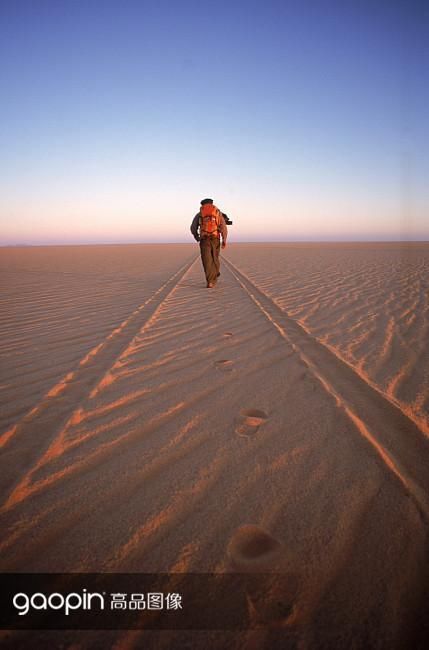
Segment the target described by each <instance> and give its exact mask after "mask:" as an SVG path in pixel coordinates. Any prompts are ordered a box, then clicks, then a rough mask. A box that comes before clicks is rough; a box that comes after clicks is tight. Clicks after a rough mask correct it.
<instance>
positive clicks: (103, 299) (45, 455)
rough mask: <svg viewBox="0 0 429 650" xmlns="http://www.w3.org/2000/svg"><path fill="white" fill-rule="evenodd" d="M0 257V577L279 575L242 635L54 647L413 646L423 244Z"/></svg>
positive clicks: (424, 314)
mask: <svg viewBox="0 0 429 650" xmlns="http://www.w3.org/2000/svg"><path fill="white" fill-rule="evenodd" d="M2 253H3V255H2V262H1V264H2V276H3V287H4V292H3V295H2V300H3V310H2V320H1V334H2V338H1V348H0V351H1V363H2V378H1V393H0V397H1V407H2V420H1V424H2V432H1V435H0V449H1V456H0V490H1V506H0V530H1V537H0V552H1V553H0V570H2V571H35V572H38V571H48V572H55V571H82V572H90V571H110V572H126V571H130V572H149V571H162V572H165V571H173V572H187V571H194V572H239V573H241V574H243V575H244V576H246V575H247V574H249V575H250V574H251V575H255V574H256V575H258V574H259V573H261V572H265V573H266V572H268V573H273V574H274V575H277V576H279V581H278V582H277V583H276V584H275V581H274V582H273V581H271V582H268V583H266V584H265V583H261V585H260V588H259V589H257V591H256V592H254V591H249V592H248V593H247V596H246V597H247V601H246V602H247V603H248V610H247V614H246V616H247V618H246V621H245V627H246V628H247V629H245V630H244V631H243V632H242V633H226V632H225V633H222V632H215V631H213V632H189V633H185V632H180V633H179V632H177V633H174V632H171V633H162V634H160V633H150V632H142V631H130V632H127V631H122V632H117V633H116V632H111V633H110V632H94V633H79V632H70V633H68V635H67V643H68V644H71V645H72V647H74V648H99V647H116V648H140V647H145V648H146V647H147V648H156V649H157V648H160V647H166V648H170V647H174V648H175V647H181V646H183V647H192V648H197V647H216V648H243V649H247V648H266V649H267V650H268V649H271V648H285V647H299V648H309V649H313V648H315V649H318V648H326V649H328V648H329V650H340V649H341V650H342V649H343V648H349V647H356V648H361V647H365V648H372V647H377V648H383V649H384V648H385V649H386V650H387V649H389V650H390V649H391V648H398V649H399V648H402V647H413V648H424V647H426V644H427V641H428V638H429V634H428V632H429V631H428V628H427V625H426V623H425V621H426V611H427V597H428V595H429V594H428V591H429V567H428V564H427V557H428V552H429V541H428V536H427V529H428V522H429V473H428V469H427V468H428V466H429V440H428V436H427V433H428V430H427V422H428V420H427V415H428V414H427V407H428V402H427V399H428V395H427V386H428V384H427V371H428V364H427V341H428V336H427V327H428V302H427V301H428V297H427V282H428V257H429V246H428V245H423V244H422V245H406V246H399V245H387V244H385V245H363V244H362V245H345V244H344V245H334V246H333V245H263V244H260V245H239V244H237V245H234V244H233V245H231V246H229V247H228V248H227V249H226V251H225V258H224V260H223V263H222V273H221V277H220V280H219V283H218V285H217V286H216V287H215V288H214V289H212V290H207V289H206V288H205V283H204V281H203V276H202V271H201V264H200V260H199V258H198V248H197V247H195V246H193V245H171V246H161V245H160V246H157V245H153V246H152V245H151V246H149V245H148V246H99V247H70V248H68V247H63V248H61V247H57V248H49V249H48V248H45V249H42V248H34V249H32V248H28V249H5V250H3V251H2ZM261 580H262V579H261ZM207 597H209V594H207ZM230 597H231V606H232V607H234V594H231V596H230ZM279 599H280V600H281V601H282V607H281V608H280V610H279V608H278V601H279ZM279 611H281V612H282V614H281V615H280V614H279ZM63 636H64V635H63V633H58V634H57V633H49V632H34V633H28V634H27V635H26V634H24V635H19V634H16V633H12V634H10V635H7V634H6V635H3V636H2V642H3V643H4V646H5V647H10V648H13V647H29V648H34V647H36V648H37V647H47V646H48V645H49V644H50V643H58V644H59V643H62V642H63ZM421 639H423V641H422V640H421ZM73 644H74V645H73ZM419 644H420V645H419Z"/></svg>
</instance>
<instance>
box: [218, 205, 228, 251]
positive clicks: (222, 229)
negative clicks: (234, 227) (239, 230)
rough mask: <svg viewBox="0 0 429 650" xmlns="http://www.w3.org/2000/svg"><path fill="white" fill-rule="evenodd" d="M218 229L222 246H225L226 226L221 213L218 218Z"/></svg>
mask: <svg viewBox="0 0 429 650" xmlns="http://www.w3.org/2000/svg"><path fill="white" fill-rule="evenodd" d="M219 230H220V234H221V237H222V248H225V246H226V240H227V237H228V228H227V227H226V223H225V219H224V218H223V215H222V213H221V215H220V219H219Z"/></svg>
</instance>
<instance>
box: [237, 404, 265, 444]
mask: <svg viewBox="0 0 429 650" xmlns="http://www.w3.org/2000/svg"><path fill="white" fill-rule="evenodd" d="M267 419H268V415H267V414H266V413H265V411H261V410H260V409H242V410H241V411H240V415H239V417H238V418H237V426H236V427H235V433H237V434H238V435H239V436H244V437H246V438H248V437H249V436H253V435H255V433H257V432H258V430H259V427H260V426H261V424H263V423H264V422H265V421H266V420H267Z"/></svg>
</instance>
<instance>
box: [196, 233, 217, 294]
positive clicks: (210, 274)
mask: <svg viewBox="0 0 429 650" xmlns="http://www.w3.org/2000/svg"><path fill="white" fill-rule="evenodd" d="M200 251H201V261H202V263H203V267H204V273H205V276H206V280H207V282H210V283H212V284H214V283H215V282H216V280H217V274H218V273H219V265H220V260H219V251H220V241H219V239H218V238H217V237H216V238H213V239H210V238H205V239H202V240H201V241H200Z"/></svg>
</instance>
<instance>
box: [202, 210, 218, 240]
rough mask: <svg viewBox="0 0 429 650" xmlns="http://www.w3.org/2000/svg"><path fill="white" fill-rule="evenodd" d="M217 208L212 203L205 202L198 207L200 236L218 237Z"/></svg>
mask: <svg viewBox="0 0 429 650" xmlns="http://www.w3.org/2000/svg"><path fill="white" fill-rule="evenodd" d="M220 215H221V213H220V211H219V209H218V208H217V207H216V206H215V205H213V203H206V204H205V205H202V206H201V209H200V237H219V236H220V233H219V219H220Z"/></svg>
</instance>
